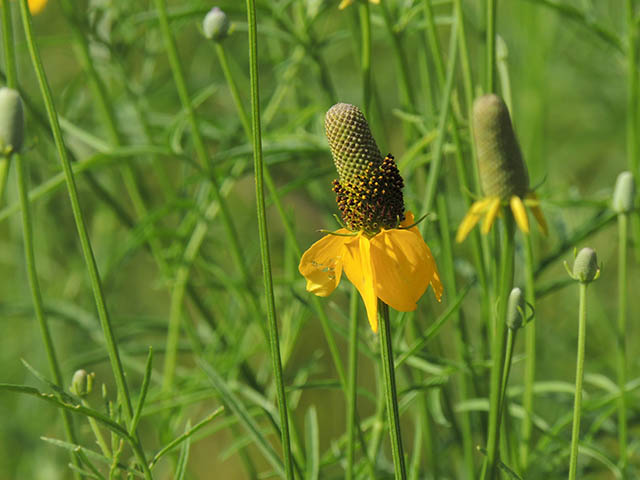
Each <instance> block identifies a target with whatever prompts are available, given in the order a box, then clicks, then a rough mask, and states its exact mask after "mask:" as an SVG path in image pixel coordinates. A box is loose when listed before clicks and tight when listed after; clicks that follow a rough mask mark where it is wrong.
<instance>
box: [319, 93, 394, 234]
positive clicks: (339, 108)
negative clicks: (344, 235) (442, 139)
mask: <svg viewBox="0 0 640 480" xmlns="http://www.w3.org/2000/svg"><path fill="white" fill-rule="evenodd" d="M325 128H326V131H327V138H328V140H329V147H330V148H331V153H332V155H333V161H334V163H335V165H336V169H337V170H338V176H339V180H335V181H334V182H333V191H334V192H335V193H336V201H337V203H338V208H339V209H340V213H341V214H342V219H343V220H344V222H345V224H346V225H347V227H349V228H350V229H351V230H353V231H364V232H365V233H367V234H368V235H375V234H376V233H378V232H379V231H380V230H381V229H382V228H387V229H389V228H395V227H397V226H398V224H399V223H400V222H402V221H403V220H404V199H403V196H402V188H403V187H404V182H403V181H402V177H401V176H400V172H399V171H398V167H397V166H396V163H395V161H394V159H393V156H392V155H391V154H389V155H387V156H386V157H385V158H382V155H380V150H379V149H378V145H377V144H376V141H375V140H374V139H373V136H372V135H371V130H370V129H369V124H368V123H367V120H366V119H365V118H364V115H363V114H362V112H361V111H360V109H359V108H358V107H356V106H354V105H349V104H347V103H338V104H336V105H334V106H333V107H331V109H329V111H328V112H327V115H326V117H325Z"/></svg>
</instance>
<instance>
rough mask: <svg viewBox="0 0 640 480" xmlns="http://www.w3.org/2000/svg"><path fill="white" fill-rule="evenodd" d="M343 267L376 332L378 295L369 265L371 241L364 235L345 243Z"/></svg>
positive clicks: (372, 328)
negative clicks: (358, 294)
mask: <svg viewBox="0 0 640 480" xmlns="http://www.w3.org/2000/svg"><path fill="white" fill-rule="evenodd" d="M374 238H375V237H374ZM343 267H344V272H345V273H346V274H347V278H349V281H350V282H351V283H353V284H354V285H355V287H356V288H357V289H358V292H360V296H361V297H362V300H363V301H364V306H365V307H366V309H367V318H368V319H369V325H371V330H373V332H374V333H377V331H378V297H377V296H376V292H375V287H374V285H375V277H374V271H373V268H372V266H371V243H370V240H369V239H368V238H367V237H366V236H365V235H362V234H360V235H358V236H357V237H356V238H355V240H353V241H350V242H347V243H345V255H344V258H343Z"/></svg>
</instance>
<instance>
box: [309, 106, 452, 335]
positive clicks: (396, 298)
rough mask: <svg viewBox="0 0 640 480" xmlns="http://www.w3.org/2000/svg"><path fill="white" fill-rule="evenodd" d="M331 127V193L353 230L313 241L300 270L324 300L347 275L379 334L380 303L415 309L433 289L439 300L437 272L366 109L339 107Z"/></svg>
mask: <svg viewBox="0 0 640 480" xmlns="http://www.w3.org/2000/svg"><path fill="white" fill-rule="evenodd" d="M325 125H326V129H327V137H328V138H329V145H330V147H331V151H332V154H333V157H334V161H335V164H336V168H337V170H338V174H339V177H340V180H335V181H334V187H333V190H334V192H335V193H336V195H337V202H338V207H339V209H340V211H341V213H342V218H343V220H344V221H345V223H346V226H347V228H342V229H340V230H338V231H336V232H332V233H329V234H328V235H327V236H325V237H324V238H322V239H320V240H318V241H317V242H316V243H314V244H313V245H312V246H311V247H310V248H309V249H308V250H307V251H306V252H305V253H304V255H303V256H302V258H301V259H300V265H299V267H298V269H299V271H300V273H301V274H302V275H303V276H304V277H305V278H306V280H307V291H309V292H311V293H313V294H315V295H318V296H321V297H326V296H328V295H330V294H331V292H333V291H334V290H335V288H336V287H337V286H338V283H340V278H341V277H342V272H343V271H344V272H345V273H346V275H347V278H348V279H349V280H350V281H351V283H353V284H354V285H355V286H356V288H357V289H358V292H360V295H361V296H362V299H363V300H364V304H365V307H366V309H367V317H368V319H369V324H370V325H371V329H372V330H373V331H374V332H377V331H378V299H380V300H382V301H383V302H385V303H386V304H387V305H389V306H391V307H393V308H395V309H396V310H399V311H403V312H407V311H413V310H415V309H416V302H417V301H418V300H419V299H420V297H421V296H422V295H423V294H424V292H425V291H426V290H427V288H428V287H429V285H431V286H432V288H433V291H434V294H435V295H436V298H437V299H438V301H440V299H441V297H442V291H443V288H442V284H441V282H440V276H439V274H438V268H437V266H436V263H435V261H434V259H433V256H432V255H431V251H430V250H429V247H428V246H427V244H426V243H425V242H424V240H423V239H422V235H421V234H420V232H419V231H418V229H417V228H416V226H415V223H414V217H413V214H412V213H411V212H406V213H405V211H404V201H403V196H402V188H403V186H404V184H403V181H402V177H400V173H399V172H398V168H397V167H396V164H395V161H394V159H393V157H392V156H391V155H387V156H386V157H385V158H384V159H382V157H381V155H380V152H379V150H378V147H377V145H376V143H375V140H374V139H373V137H372V136H371V132H370V130H369V126H368V124H367V122H366V120H365V118H364V115H363V114H362V112H361V111H360V110H359V109H358V108H357V107H355V106H353V105H347V104H344V103H341V104H337V105H334V106H333V107H332V108H331V109H330V110H329V112H327V117H326V123H325Z"/></svg>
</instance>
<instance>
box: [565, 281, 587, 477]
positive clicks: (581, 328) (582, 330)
mask: <svg viewBox="0 0 640 480" xmlns="http://www.w3.org/2000/svg"><path fill="white" fill-rule="evenodd" d="M586 331H587V284H586V283H580V306H579V310H578V357H577V360H576V392H575V398H574V402H573V427H572V428H571V450H570V452H571V453H570V456H569V480H575V479H576V472H577V467H578V439H579V437H580V416H581V414H582V380H583V378H584V350H585V343H586Z"/></svg>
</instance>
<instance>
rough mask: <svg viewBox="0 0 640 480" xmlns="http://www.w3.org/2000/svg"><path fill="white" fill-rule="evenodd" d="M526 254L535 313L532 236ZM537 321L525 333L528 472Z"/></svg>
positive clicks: (523, 449) (523, 459)
mask: <svg viewBox="0 0 640 480" xmlns="http://www.w3.org/2000/svg"><path fill="white" fill-rule="evenodd" d="M524 243H525V245H524V252H525V267H524V268H525V298H526V300H527V303H529V305H531V307H532V308H533V310H534V312H535V306H536V291H535V280H534V272H535V267H534V260H533V245H532V240H531V235H524ZM536 323H537V322H536V321H535V320H534V321H532V322H529V323H527V325H526V326H525V332H524V343H525V360H524V361H525V364H524V391H523V394H522V406H523V408H524V411H525V416H524V418H523V419H522V443H521V444H520V463H521V464H522V468H523V469H524V471H525V472H526V470H527V465H528V462H529V449H530V448H531V434H532V433H533V422H532V417H533V386H534V384H535V381H536Z"/></svg>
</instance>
